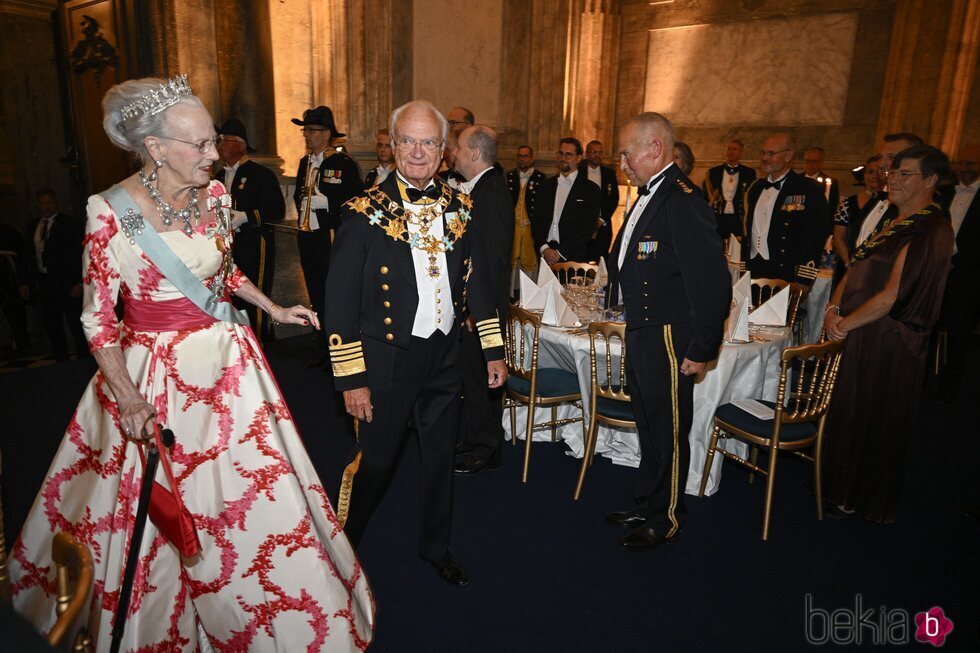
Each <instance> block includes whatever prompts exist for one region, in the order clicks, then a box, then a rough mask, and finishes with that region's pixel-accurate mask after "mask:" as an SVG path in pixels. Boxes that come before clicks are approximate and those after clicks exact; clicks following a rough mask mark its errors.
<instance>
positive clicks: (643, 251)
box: [636, 240, 659, 261]
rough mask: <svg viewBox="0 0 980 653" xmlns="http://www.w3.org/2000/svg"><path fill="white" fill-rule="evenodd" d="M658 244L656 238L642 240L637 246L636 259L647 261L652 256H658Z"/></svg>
mask: <svg viewBox="0 0 980 653" xmlns="http://www.w3.org/2000/svg"><path fill="white" fill-rule="evenodd" d="M658 245H659V243H658V242H657V241H656V240H641V241H640V242H639V244H638V245H637V247H636V260H637V261H645V260H647V259H648V258H650V257H651V256H652V257H654V258H656V256H657V246H658Z"/></svg>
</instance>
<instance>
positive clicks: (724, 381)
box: [504, 326, 791, 495]
mask: <svg viewBox="0 0 980 653" xmlns="http://www.w3.org/2000/svg"><path fill="white" fill-rule="evenodd" d="M527 329H528V331H527V337H526V339H525V342H526V346H527V347H530V345H531V339H532V335H533V333H532V331H531V327H530V326H528V327H527ZM584 331H585V329H584V328H579V329H568V328H560V327H553V326H542V327H541V331H540V335H539V345H538V367H539V368H542V367H557V368H561V369H564V370H568V371H571V372H575V374H576V376H578V383H579V388H580V389H581V392H582V400H583V406H584V409H585V422H586V424H588V420H589V415H588V409H589V398H590V387H591V380H590V377H589V336H588V335H587V334H586V333H585V332H584ZM750 335H751V337H752V340H751V341H750V342H746V343H731V342H725V343H723V345H722V347H721V351H720V353H719V355H718V358H717V360H715V361H713V362H711V363H710V364H709V365H708V369H707V371H706V372H705V374H704V375H703V377H702V378H701V379H700V380H699V381H698V382H697V383H696V384H695V385H694V421H693V423H692V425H691V432H690V434H689V436H688V437H689V440H690V443H691V464H690V467H689V470H688V476H687V487H686V488H685V491H686V492H687V493H688V494H697V493H698V489H699V487H700V485H701V470H702V469H703V468H704V461H705V458H706V457H707V452H708V444H709V442H710V441H711V423H712V418H713V417H714V414H715V409H717V408H718V406H720V405H722V404H725V403H728V402H731V401H734V400H738V399H766V400H768V401H775V399H776V392H777V389H778V385H779V368H780V363H779V355H780V352H781V351H782V349H783V347H785V346H787V345H788V344H789V342H790V337H791V334H790V331H789V329H788V328H785V327H783V328H780V327H754V326H752V327H750ZM599 346H600V347H602V345H601V344H600V345H599ZM619 352H620V346H619V341H618V340H616V341H613V344H612V357H613V365H614V366H618V365H619ZM598 353H599V354H600V356H599V358H598V359H597V363H598V368H599V374H600V381H603V380H604V378H602V377H603V375H604V373H605V370H604V369H603V368H604V365H603V358H602V355H601V354H602V349H601V348H600V350H599V352H598ZM528 360H530V359H528ZM614 369H615V367H614ZM526 410H527V409H526V408H524V407H518V409H517V413H518V414H517V428H518V433H517V437H518V438H519V439H521V440H523V439H524V429H525V427H526V425H527V421H526V420H527V417H526V415H527V412H526ZM535 412H536V413H537V414H536V415H535V422H544V421H548V420H549V419H550V418H551V410H550V408H538V409H537V410H536V411H535ZM578 413H579V409H578V408H577V407H575V406H573V405H572V404H564V405H562V406H560V407H559V409H558V417H559V418H562V419H564V418H569V417H576V416H577V415H578ZM596 430H597V433H596V438H597V441H596V453H597V454H601V455H603V456H605V457H606V458H609V459H610V460H611V461H612V462H613V463H615V464H617V465H627V466H630V467H638V466H639V464H640V445H639V442H638V439H637V436H636V431H635V430H634V429H619V428H613V427H608V426H603V425H601V424H600V425H598V426H597V429H596ZM504 431H505V432H506V433H507V437H508V439H511V438H512V435H511V433H510V412H509V411H508V410H504ZM558 437H560V438H561V439H562V440H563V441H564V442H565V444H566V445H567V446H568V448H569V451H568V453H569V455H571V456H574V457H576V458H581V457H582V455H583V452H584V448H585V446H584V438H583V426H582V424H580V423H577V422H575V423H572V424H566V425H564V426H561V427H559V428H558ZM550 440H551V430H550V428H539V429H537V430H535V431H534V441H535V442H538V441H541V442H545V441H550ZM719 445H720V446H721V447H723V448H725V449H726V450H728V451H732V452H733V453H736V454H738V455H740V456H742V457H745V456H747V455H748V446H747V445H746V444H745V443H744V442H741V441H740V440H735V439H726V440H719ZM723 459H724V456H715V460H714V462H713V463H712V467H711V472H710V474H709V475H708V484H707V486H706V487H705V494H707V495H712V494H714V493H715V492H716V491H717V490H718V485H719V484H720V482H721V467H722V460H723Z"/></svg>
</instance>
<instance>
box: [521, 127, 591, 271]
mask: <svg viewBox="0 0 980 653" xmlns="http://www.w3.org/2000/svg"><path fill="white" fill-rule="evenodd" d="M582 151H583V150H582V143H581V142H579V140H578V139H577V138H571V137H569V138H563V139H561V141H560V142H559V143H558V153H557V157H558V174H557V175H555V176H554V177H549V178H548V179H546V180H545V181H544V182H543V183H542V184H541V186H539V187H538V190H537V191H536V192H535V196H534V213H532V214H531V231H532V232H533V234H534V245H535V247H537V249H538V252H539V253H540V254H541V256H543V257H544V260H545V262H546V263H547V264H548V265H554V264H556V263H560V262H563V261H578V262H584V261H588V260H589V251H588V250H589V241H590V240H591V239H592V235H593V234H594V233H595V230H596V223H597V222H598V220H599V218H600V217H601V216H602V193H601V192H600V191H599V187H598V186H596V185H595V184H593V183H592V182H590V181H589V178H588V177H587V176H585V175H584V174H580V173H579V170H578V164H579V162H580V161H581V160H582Z"/></svg>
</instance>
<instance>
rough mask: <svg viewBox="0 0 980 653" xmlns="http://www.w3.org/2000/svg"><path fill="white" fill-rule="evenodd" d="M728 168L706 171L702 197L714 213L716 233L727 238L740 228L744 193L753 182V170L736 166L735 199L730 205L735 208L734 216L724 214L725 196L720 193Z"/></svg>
mask: <svg viewBox="0 0 980 653" xmlns="http://www.w3.org/2000/svg"><path fill="white" fill-rule="evenodd" d="M726 167H728V166H727V165H726V164H724V163H723V164H721V165H720V166H715V167H714V168H709V169H708V174H706V175H705V176H704V184H703V186H702V189H703V190H704V197H705V199H706V200H708V204H710V205H711V208H712V209H714V211H715V218H716V219H717V220H718V233H719V234H721V235H722V237H727V236H728V234H730V233H735V234H738V233H739V232H740V231H741V228H742V217H743V216H744V215H745V191H746V190H748V188H749V184H751V183H752V182H753V181H755V170H753V169H752V168H750V167H748V166H743V165H742V164H741V163H740V164H738V183H737V184H736V188H735V198H734V200H732V204H734V206H735V213H734V214H726V213H724V210H725V195H724V192H723V191H722V185H723V179H724V171H725V168H726Z"/></svg>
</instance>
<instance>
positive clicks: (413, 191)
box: [405, 185, 440, 204]
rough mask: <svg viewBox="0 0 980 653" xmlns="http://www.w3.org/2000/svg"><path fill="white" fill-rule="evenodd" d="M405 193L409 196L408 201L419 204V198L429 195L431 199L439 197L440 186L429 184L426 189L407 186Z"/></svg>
mask: <svg viewBox="0 0 980 653" xmlns="http://www.w3.org/2000/svg"><path fill="white" fill-rule="evenodd" d="M405 195H406V196H407V197H408V201H409V202H411V203H412V204H418V203H419V200H420V199H422V198H423V197H428V198H429V199H430V200H437V199H439V196H440V193H439V188H438V187H436V186H434V185H433V186H429V187H428V188H427V189H426V190H419V189H418V188H411V187H409V188H406V189H405Z"/></svg>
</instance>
